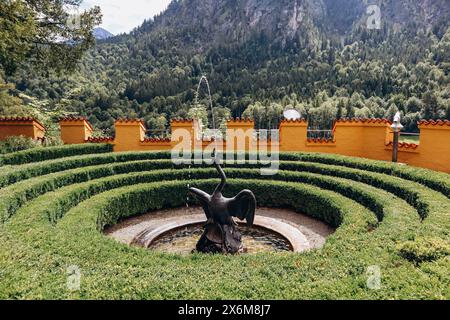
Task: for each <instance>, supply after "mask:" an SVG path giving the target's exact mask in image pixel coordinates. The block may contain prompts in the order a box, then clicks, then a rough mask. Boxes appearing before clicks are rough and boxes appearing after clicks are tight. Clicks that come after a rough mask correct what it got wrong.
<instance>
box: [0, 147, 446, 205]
mask: <svg viewBox="0 0 450 320" xmlns="http://www.w3.org/2000/svg"><path fill="white" fill-rule="evenodd" d="M84 146H90V145H80V146H66V147H64V148H68V150H70V149H72V148H73V149H74V151H73V153H74V154H76V152H77V148H80V147H84ZM93 146H94V147H98V146H99V145H93ZM100 146H103V147H105V146H104V145H100ZM109 147H110V146H109V145H106V148H109ZM48 149H52V148H48ZM105 152H108V151H105ZM95 153H100V152H99V151H96V152H95ZM248 157H249V155H248V154H246V158H248ZM170 158H171V154H170V152H165V151H161V152H128V153H114V154H108V155H103V156H102V155H91V156H86V157H78V158H75V157H74V158H69V159H64V160H56V161H48V162H42V163H39V164H36V165H29V166H25V167H23V168H20V167H19V168H17V169H15V170H12V171H11V172H5V173H2V174H0V187H4V186H7V185H9V184H11V183H15V182H18V181H20V180H24V179H28V178H31V177H35V176H38V175H43V174H48V173H53V172H58V171H62V170H68V169H73V168H77V167H82V166H92V165H97V164H106V163H111V162H128V161H137V160H146V159H147V160H149V159H167V160H168V159H170ZM280 160H281V161H282V162H284V161H296V162H299V161H301V162H310V163H322V164H324V165H333V166H341V167H348V168H355V169H360V170H362V171H371V172H376V173H383V174H387V175H390V176H396V177H399V178H402V179H406V180H411V181H415V182H418V183H420V184H423V185H425V186H427V187H429V188H431V189H433V190H436V191H439V192H441V193H443V194H444V195H445V196H446V197H447V198H450V175H448V174H446V173H442V172H436V171H431V170H426V169H421V168H415V167H408V166H401V165H397V164H392V163H389V162H382V161H373V160H368V159H359V158H351V157H345V156H340V155H325V154H318V153H281V154H280Z"/></svg>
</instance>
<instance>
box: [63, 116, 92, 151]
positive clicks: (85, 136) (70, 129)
mask: <svg viewBox="0 0 450 320" xmlns="http://www.w3.org/2000/svg"><path fill="white" fill-rule="evenodd" d="M59 126H60V128H61V140H62V141H63V142H64V143H65V144H79V143H85V142H86V141H88V140H89V139H90V138H91V137H92V133H93V132H94V129H93V128H92V126H91V125H90V123H89V122H88V121H87V119H86V118H82V117H69V118H64V119H61V120H60V121H59Z"/></svg>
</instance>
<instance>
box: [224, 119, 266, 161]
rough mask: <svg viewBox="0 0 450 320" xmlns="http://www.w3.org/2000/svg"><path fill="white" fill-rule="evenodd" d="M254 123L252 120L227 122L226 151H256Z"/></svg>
mask: <svg viewBox="0 0 450 320" xmlns="http://www.w3.org/2000/svg"><path fill="white" fill-rule="evenodd" d="M257 146H258V142H257V141H256V140H255V122H254V121H253V120H243V119H232V120H228V121H227V134H226V150H225V151H227V152H231V153H232V152H236V151H250V152H252V151H256V149H257Z"/></svg>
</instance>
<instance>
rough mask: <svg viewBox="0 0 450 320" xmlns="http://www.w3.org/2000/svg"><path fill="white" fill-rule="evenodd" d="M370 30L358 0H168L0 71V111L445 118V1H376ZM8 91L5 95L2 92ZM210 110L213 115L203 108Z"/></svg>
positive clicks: (157, 119)
mask: <svg viewBox="0 0 450 320" xmlns="http://www.w3.org/2000/svg"><path fill="white" fill-rule="evenodd" d="M375 2H376V3H377V4H378V5H379V6H380V10H381V13H382V15H381V19H380V28H379V29H377V28H375V29H373V28H369V27H368V20H369V19H371V14H372V13H371V12H369V13H368V11H367V7H368V5H367V2H366V1H359V0H334V1H332V0H322V1H312V0H282V1H256V0H244V1H235V0H178V1H176V0H175V1H173V2H172V3H171V4H170V6H169V8H168V9H167V10H166V11H165V12H164V13H162V14H161V15H159V16H156V17H154V19H149V20H147V21H145V22H144V23H143V24H142V25H141V26H140V27H138V28H136V29H135V30H134V31H132V32H131V33H129V34H124V35H120V36H116V37H112V38H109V39H106V40H102V41H99V42H98V43H97V44H96V45H95V47H93V48H92V49H90V50H88V51H87V52H86V53H85V54H84V56H83V58H82V59H81V60H80V61H79V63H78V65H77V66H76V68H74V69H73V72H71V73H67V72H58V71H51V70H50V71H49V70H45V69H44V70H42V69H36V68H35V67H34V66H31V65H30V64H28V63H22V64H21V65H20V66H19V67H18V68H17V70H15V71H14V72H9V73H8V72H5V73H4V75H3V76H1V75H0V102H2V105H1V106H0V113H2V114H7V115H12V114H25V113H26V114H30V113H32V115H36V114H37V115H38V116H42V117H46V119H53V120H54V119H56V118H57V117H58V116H61V115H65V114H77V115H84V116H87V117H88V118H89V120H90V121H91V122H92V123H93V124H94V125H95V126H96V127H97V128H99V129H102V130H103V133H105V134H112V130H113V122H114V119H117V118H122V117H132V118H135V117H138V118H143V119H144V120H145V121H146V123H147V126H148V127H149V128H151V129H153V130H163V129H164V128H165V127H166V126H167V124H168V120H169V119H170V118H171V117H189V116H193V115H195V114H196V112H199V113H202V112H203V113H204V112H208V109H206V107H205V106H206V105H207V99H206V96H205V92H204V91H202V92H201V94H200V99H199V103H198V105H196V103H194V101H195V100H196V99H195V97H196V91H195V90H196V87H197V83H198V81H199V79H200V77H201V76H202V75H206V76H207V77H208V80H209V83H210V84H211V90H212V98H213V106H214V110H215V115H216V117H218V118H219V120H221V119H224V118H226V117H230V116H232V117H249V118H253V119H255V121H256V123H257V126H258V127H259V128H276V127H277V126H278V124H279V121H280V120H281V119H282V113H283V111H284V110H285V109H286V108H295V109H297V110H298V111H299V112H300V113H301V115H302V116H303V117H304V118H307V119H309V121H310V123H311V126H313V127H316V128H322V129H327V128H330V127H331V125H332V123H333V121H334V120H335V119H337V118H344V117H359V118H368V117H377V118H392V117H393V115H394V114H395V113H396V112H397V111H400V112H401V113H402V115H403V122H404V125H405V127H406V130H407V131H410V132H413V131H416V130H417V124H416V123H417V121H418V120H419V119H423V118H425V119H449V120H450V79H449V72H450V27H449V21H450V14H449V10H450V9H449V8H448V2H447V1H444V0H441V1H439V0H436V1H408V0H395V1H375ZM6 97H8V99H7V98H6ZM210 116H211V115H210Z"/></svg>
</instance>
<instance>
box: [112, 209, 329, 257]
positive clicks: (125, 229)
mask: <svg viewBox="0 0 450 320" xmlns="http://www.w3.org/2000/svg"><path fill="white" fill-rule="evenodd" d="M205 222H206V218H205V215H204V213H203V211H202V209H201V208H179V209H170V210H161V211H157V212H153V213H149V214H146V215H143V216H139V217H134V218H130V219H127V220H125V221H123V222H121V223H119V224H118V225H116V226H113V227H111V228H109V229H107V230H106V231H105V234H106V235H107V236H109V237H112V238H114V239H116V240H117V241H120V242H122V243H125V244H127V245H135V246H140V247H145V248H150V247H151V246H152V243H154V242H155V241H157V240H158V239H159V238H161V237H163V236H164V235H165V234H167V233H169V232H172V231H174V230H178V229H182V228H186V227H191V226H197V225H200V224H203V223H205ZM236 222H238V223H240V221H238V220H237V221H236ZM242 224H245V222H243V223H242ZM254 226H255V227H256V228H259V229H265V230H267V231H268V232H272V233H275V234H278V235H279V236H281V237H282V238H284V239H286V240H287V241H288V242H289V243H290V245H291V249H292V251H293V252H296V253H301V252H304V251H307V250H310V249H314V248H320V247H321V246H323V244H324V243H325V241H326V237H327V236H328V235H330V234H331V233H333V232H334V230H333V229H331V228H329V227H328V226H327V225H326V224H324V223H322V222H320V221H317V220H315V219H312V218H310V217H307V216H305V215H302V214H299V213H295V212H293V211H291V210H285V209H270V208H259V209H258V210H257V212H256V217H255V223H254Z"/></svg>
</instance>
